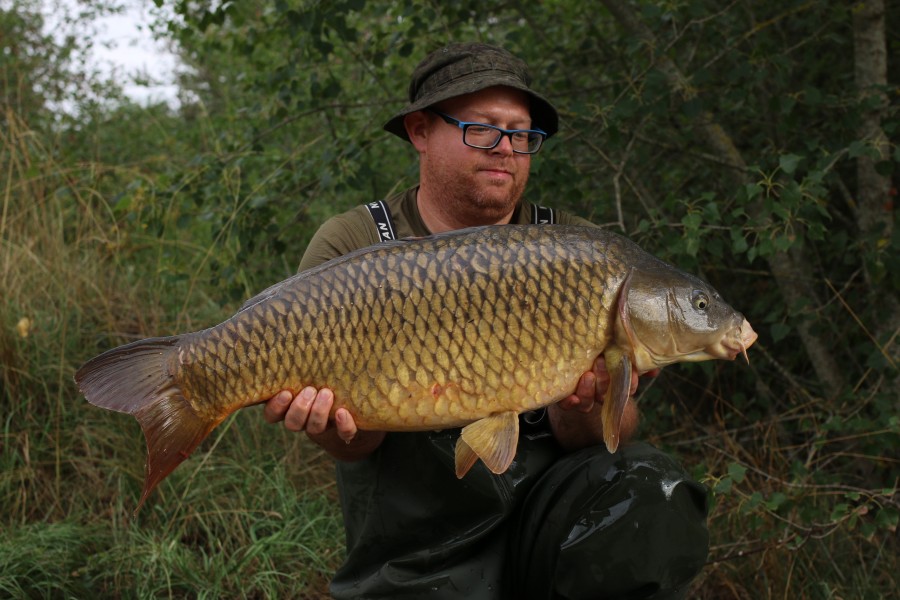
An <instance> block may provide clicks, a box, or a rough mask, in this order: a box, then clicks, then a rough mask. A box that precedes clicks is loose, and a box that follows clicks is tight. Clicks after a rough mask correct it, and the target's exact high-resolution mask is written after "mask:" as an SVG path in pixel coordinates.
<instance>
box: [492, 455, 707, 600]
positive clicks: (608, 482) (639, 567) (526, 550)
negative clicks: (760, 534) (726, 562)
mask: <svg viewBox="0 0 900 600" xmlns="http://www.w3.org/2000/svg"><path fill="white" fill-rule="evenodd" d="M706 517H707V496H706V488H705V487H704V486H703V485H701V484H699V483H697V482H696V481H694V480H693V479H692V478H691V477H690V476H689V475H688V473H687V472H686V471H685V470H684V469H683V468H682V467H681V466H680V465H679V464H678V463H676V462H675V461H674V459H672V457H670V456H668V455H667V454H665V453H663V452H661V451H659V450H657V449H656V448H653V447H652V446H649V445H647V444H643V443H634V444H629V445H626V446H623V447H621V448H620V449H619V451H618V452H616V453H615V454H612V455H611V454H609V453H608V452H606V450H605V449H604V448H603V447H595V448H587V449H585V450H582V451H580V452H576V453H574V454H571V455H568V456H566V457H564V458H563V459H561V460H560V461H558V462H557V463H556V464H555V465H554V466H553V467H551V469H550V470H548V472H547V473H546V474H545V475H544V476H543V477H542V478H541V480H540V481H539V482H538V483H537V484H536V486H535V488H534V489H533V490H532V491H531V493H530V494H529V496H528V498H527V499H526V501H525V505H524V506H523V509H522V512H521V513H520V515H519V520H518V522H517V524H516V529H515V531H514V532H513V534H512V535H511V546H510V569H509V570H508V573H509V576H510V579H511V581H510V585H511V586H512V589H517V590H520V591H521V592H522V593H525V592H527V597H530V598H567V599H571V600H575V599H581V598H591V599H596V598H677V597H679V596H680V595H681V594H683V593H684V591H685V590H686V588H687V586H688V584H689V583H690V581H691V580H692V579H693V578H694V577H695V576H696V575H697V573H699V572H700V569H701V568H702V567H703V565H704V563H705V562H706V556H707V552H708V550H709V533H708V531H707V528H706ZM522 597H526V596H522Z"/></svg>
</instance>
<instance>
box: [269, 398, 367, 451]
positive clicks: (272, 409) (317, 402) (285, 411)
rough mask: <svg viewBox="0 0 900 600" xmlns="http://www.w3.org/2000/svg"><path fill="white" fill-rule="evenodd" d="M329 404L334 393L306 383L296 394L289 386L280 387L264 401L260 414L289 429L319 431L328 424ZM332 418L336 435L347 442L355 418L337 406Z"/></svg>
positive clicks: (354, 433) (352, 433) (312, 432)
mask: <svg viewBox="0 0 900 600" xmlns="http://www.w3.org/2000/svg"><path fill="white" fill-rule="evenodd" d="M333 406H334V393H333V392H332V391H331V390H330V389H328V388H322V389H321V390H317V389H316V388H314V387H312V386H308V387H305V388H303V389H302V390H300V393H299V394H297V395H296V396H294V395H293V394H291V392H290V390H282V391H281V392H278V393H277V394H275V395H274V396H272V397H271V398H270V399H269V400H268V401H267V402H266V404H265V408H264V409H263V417H264V418H265V419H266V421H267V422H269V423H277V422H279V421H284V427H285V429H287V430H289V431H305V432H306V433H308V434H310V435H319V434H321V433H323V432H325V430H327V429H328V427H329V423H328V419H329V417H330V415H331V409H332V407H333ZM334 419H335V426H336V430H337V434H338V437H340V438H341V439H342V440H344V441H345V442H349V441H350V440H352V439H353V438H354V437H355V436H356V433H357V427H356V422H355V421H354V420H353V416H352V415H351V414H350V412H349V411H348V410H347V409H344V408H341V409H339V410H338V411H337V413H336V414H335V416H334Z"/></svg>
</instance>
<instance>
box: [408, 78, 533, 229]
mask: <svg viewBox="0 0 900 600" xmlns="http://www.w3.org/2000/svg"><path fill="white" fill-rule="evenodd" d="M435 108H436V109H437V110H439V111H441V112H443V113H445V114H447V115H449V116H451V117H453V118H454V119H458V120H460V121H472V122H477V123H486V124H488V125H495V126H497V127H501V128H503V129H529V128H531V114H530V111H529V103H528V96H527V95H526V94H525V93H524V92H521V91H519V90H516V89H513V88H508V87H499V86H498V87H491V88H487V89H484V90H481V91H478V92H475V93H473V94H467V95H465V96H459V97H456V98H451V99H450V100H446V101H444V102H441V103H440V104H438V105H437V106H436V107H435ZM426 114H427V115H428V116H429V119H430V120H429V123H428V126H427V135H426V137H425V139H424V141H423V143H422V147H420V148H419V150H420V160H421V167H422V168H421V175H422V185H423V186H428V188H429V191H430V192H431V193H435V192H439V195H440V197H441V198H442V201H443V203H445V205H446V206H445V209H446V211H447V212H451V211H452V212H453V214H454V216H455V217H456V218H457V219H458V220H460V221H471V222H470V223H468V224H471V225H478V224H482V223H484V222H494V221H496V220H498V219H501V218H503V217H504V216H505V215H508V214H509V213H510V212H511V211H512V210H513V208H514V207H515V206H516V204H517V203H518V201H519V199H520V198H521V196H522V192H524V190H525V184H526V183H527V182H528V170H529V168H530V166H531V156H530V155H528V154H517V153H514V152H513V151H512V145H511V143H510V139H509V137H507V136H504V137H503V138H502V139H501V141H500V143H499V144H498V145H497V146H496V147H495V148H492V149H490V150H484V149H479V148H471V147H469V146H466V145H465V144H464V143H463V135H462V129H460V128H459V127H457V126H456V125H452V124H449V123H446V122H445V121H444V120H443V119H441V118H440V117H439V116H437V115H434V114H432V113H426Z"/></svg>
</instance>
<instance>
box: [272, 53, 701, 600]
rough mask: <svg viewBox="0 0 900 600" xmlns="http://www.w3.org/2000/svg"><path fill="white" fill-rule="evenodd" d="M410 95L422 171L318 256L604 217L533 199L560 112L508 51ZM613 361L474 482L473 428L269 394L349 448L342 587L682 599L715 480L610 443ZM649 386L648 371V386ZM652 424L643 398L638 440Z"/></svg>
mask: <svg viewBox="0 0 900 600" xmlns="http://www.w3.org/2000/svg"><path fill="white" fill-rule="evenodd" d="M409 99H410V104H409V105H408V106H406V107H405V108H404V109H403V110H402V111H400V112H399V113H398V114H397V115H395V116H394V117H393V118H392V119H391V120H390V121H388V123H387V124H386V125H385V129H386V130H387V131H388V132H390V133H393V134H394V135H397V136H398V137H400V138H401V139H403V140H406V141H408V142H410V143H411V144H412V145H413V146H414V148H415V149H416V151H417V152H418V154H419V167H420V168H419V173H420V181H419V185H418V186H416V187H413V188H411V189H409V190H407V191H405V192H403V193H400V194H397V195H395V196H393V197H391V198H388V199H387V200H386V201H384V202H374V203H372V204H371V205H369V206H363V207H358V208H356V209H353V210H351V211H349V212H347V213H344V214H342V215H339V216H337V217H334V218H332V219H330V220H329V221H327V222H326V223H325V224H324V225H323V226H322V227H321V228H320V229H319V231H318V232H317V233H316V235H315V236H314V237H313V239H312V241H311V242H310V245H309V247H308V248H307V250H306V253H305V254H304V256H303V259H302V261H301V264H300V266H301V269H306V268H310V267H313V266H315V265H318V264H321V263H323V262H325V261H327V260H329V259H331V258H335V257H337V256H340V255H343V254H346V253H347V252H350V251H352V250H355V249H357V248H361V247H365V246H368V245H371V244H374V243H378V242H379V241H381V240H384V239H393V238H402V237H408V236H421V235H428V234H433V233H440V232H444V231H450V230H454V229H459V228H463V227H470V226H476V225H502V224H507V223H538V222H540V221H542V220H548V218H549V217H550V216H551V215H555V217H554V219H552V220H555V222H558V223H577V224H583V225H587V224H589V223H588V222H587V221H584V220H582V219H579V218H577V217H574V216H571V215H569V214H567V213H564V212H555V213H551V212H550V211H548V210H547V209H543V208H541V207H537V206H534V205H532V204H530V203H526V202H523V201H522V194H523V192H524V190H525V186H526V183H527V181H528V173H529V168H530V165H531V158H532V155H533V154H534V153H535V152H537V151H538V150H539V149H540V147H541V144H542V143H543V141H544V139H545V138H546V137H549V136H551V135H553V134H554V133H556V131H557V129H558V117H557V113H556V110H555V109H554V108H553V106H552V105H551V104H550V102H549V101H547V100H546V99H545V98H544V97H543V96H541V95H539V94H538V93H536V92H535V91H533V90H532V89H531V88H530V76H529V74H528V70H527V66H526V65H525V63H524V62H522V61H521V60H519V59H518V58H516V57H514V56H512V55H511V54H509V53H508V52H506V51H505V50H502V49H500V48H496V47H493V46H488V45H484V44H454V45H451V46H448V47H446V48H443V49H440V50H438V51H436V52H434V53H432V54H430V55H429V56H428V57H426V58H425V60H423V61H422V63H420V64H419V66H418V67H417V68H416V70H415V72H414V73H413V78H412V82H411V84H410V88H409ZM607 383H608V375H607V373H606V370H605V367H604V363H603V359H602V357H601V358H598V360H597V361H596V363H595V366H594V369H593V370H592V371H590V372H588V373H585V374H584V375H583V376H582V377H581V379H580V381H579V383H578V386H577V389H576V390H573V394H572V395H571V396H569V397H568V398H565V399H563V400H562V401H560V402H558V403H557V404H554V405H551V406H549V407H548V408H547V409H546V410H543V411H537V412H532V413H526V414H525V415H522V417H521V418H520V421H521V434H520V440H519V446H518V452H517V454H516V457H515V460H514V461H513V463H512V465H511V466H510V468H509V469H508V470H507V472H506V473H504V474H502V475H494V474H492V473H490V472H489V471H488V470H487V469H486V468H484V466H483V465H481V464H478V465H476V466H475V467H473V469H472V470H471V471H470V472H469V474H468V475H466V476H465V477H464V478H463V479H461V480H458V479H457V478H456V476H455V474H454V468H453V457H454V452H453V448H454V445H455V442H456V439H457V437H458V436H459V430H458V429H456V430H444V431H437V432H422V433H385V432H378V431H359V430H358V429H357V427H356V425H355V423H354V421H353V417H352V416H351V415H350V413H349V412H348V411H347V410H346V409H340V410H338V411H337V412H336V413H335V414H334V416H333V418H332V419H329V413H330V410H331V407H332V404H333V400H334V397H333V394H332V392H331V391H330V390H329V389H327V388H322V389H320V390H316V389H314V388H306V389H304V390H302V391H301V392H300V393H299V394H297V395H296V396H293V395H292V394H291V393H290V392H287V391H285V392H281V393H280V394H278V395H276V396H274V397H273V398H272V399H270V400H269V401H268V402H267V404H266V407H265V411H264V412H265V417H266V419H267V420H268V421H269V422H273V423H274V422H278V421H284V425H285V427H286V428H288V429H290V430H292V431H306V433H307V435H308V436H309V437H310V438H311V439H312V440H313V441H314V442H315V443H317V444H319V445H320V446H322V447H323V448H324V449H325V450H326V451H327V452H328V453H329V454H331V455H332V456H333V457H334V458H335V459H337V480H338V489H339V491H340V496H341V505H342V509H343V514H344V521H345V527H346V532H347V559H346V561H345V563H344V564H343V565H342V566H341V568H340V569H339V570H338V572H337V574H336V575H335V578H334V580H333V581H332V587H331V591H332V594H334V596H335V597H337V598H399V597H404V598H420V597H421V598H598V597H602V598H617V597H622V598H626V597H627V598H670V597H679V596H680V595H681V594H683V592H684V591H685V588H686V585H687V583H688V582H689V581H690V580H691V578H692V577H693V576H694V575H695V574H696V573H697V572H698V571H699V569H700V568H701V567H702V565H703V563H704V561H705V558H706V553H707V548H708V534H707V531H706V503H705V490H704V489H703V487H702V486H700V485H699V484H697V483H695V482H693V481H691V480H690V478H689V476H688V475H687V474H686V473H685V472H684V471H683V470H682V469H681V468H680V467H679V466H678V465H676V464H675V463H674V462H673V461H672V460H671V459H670V458H669V457H667V456H666V455H664V454H662V453H661V452H659V451H657V450H655V449H654V448H651V447H650V446H647V445H645V444H638V443H634V444H623V445H622V446H621V447H620V449H619V450H618V452H616V454H614V455H610V454H609V453H608V452H607V451H606V449H605V446H603V444H602V439H603V436H602V429H601V426H600V419H599V413H600V407H601V404H602V400H603V392H604V391H605V389H606V386H607ZM636 387H637V376H636V375H635V377H634V379H633V382H632V392H633V391H634V389H635V388H636ZM636 425H637V413H636V409H635V406H634V403H633V402H629V404H628V408H627V410H626V418H625V419H624V425H623V431H622V439H623V441H624V440H628V439H629V438H630V437H631V436H632V435H633V433H634V430H635V428H636Z"/></svg>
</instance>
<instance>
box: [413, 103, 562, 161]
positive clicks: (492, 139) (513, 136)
mask: <svg viewBox="0 0 900 600" xmlns="http://www.w3.org/2000/svg"><path fill="white" fill-rule="evenodd" d="M428 110H429V111H431V112H433V113H434V114H436V115H438V116H439V117H441V118H442V119H443V120H444V121H446V122H447V123H449V124H450V125H456V126H457V127H459V128H460V129H462V131H463V144H465V145H466V146H470V147H472V148H481V149H482V150H490V149H491V148H496V147H497V144H499V143H500V140H502V139H503V136H507V137H509V141H510V143H511V144H512V149H513V152H516V153H518V154H534V153H535V152H537V151H538V150H540V149H541V144H543V143H544V138H546V137H547V132H546V131H542V130H540V129H502V128H500V127H496V126H494V125H488V124H486V123H472V122H469V121H460V120H459V119H454V118H453V117H451V116H450V115H445V114H444V113H442V112H440V111H438V110H435V109H433V108H429V109H428Z"/></svg>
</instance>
